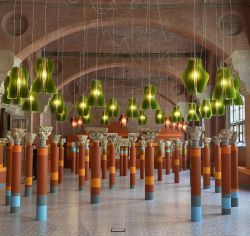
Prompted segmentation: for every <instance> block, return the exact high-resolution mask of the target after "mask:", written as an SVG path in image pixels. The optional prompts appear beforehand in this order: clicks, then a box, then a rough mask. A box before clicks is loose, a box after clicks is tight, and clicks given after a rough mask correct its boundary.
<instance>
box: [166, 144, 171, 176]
mask: <svg viewBox="0 0 250 236" xmlns="http://www.w3.org/2000/svg"><path fill="white" fill-rule="evenodd" d="M165 146H166V148H165V152H166V154H165V158H166V175H169V174H170V169H171V150H170V148H171V141H166V142H165Z"/></svg>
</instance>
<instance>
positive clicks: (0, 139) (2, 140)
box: [0, 138, 8, 144]
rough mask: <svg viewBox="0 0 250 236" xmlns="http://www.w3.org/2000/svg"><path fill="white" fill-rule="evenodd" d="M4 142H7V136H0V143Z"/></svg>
mask: <svg viewBox="0 0 250 236" xmlns="http://www.w3.org/2000/svg"><path fill="white" fill-rule="evenodd" d="M6 143H8V139H7V138H0V144H6Z"/></svg>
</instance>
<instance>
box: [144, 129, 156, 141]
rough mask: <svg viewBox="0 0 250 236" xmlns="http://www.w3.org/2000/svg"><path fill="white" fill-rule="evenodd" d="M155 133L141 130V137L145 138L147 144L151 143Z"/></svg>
mask: <svg viewBox="0 0 250 236" xmlns="http://www.w3.org/2000/svg"><path fill="white" fill-rule="evenodd" d="M157 133H158V132H157V131H155V130H150V129H144V130H142V136H143V137H144V138H145V140H146V142H147V143H152V142H153V141H154V139H155V137H156V136H157Z"/></svg>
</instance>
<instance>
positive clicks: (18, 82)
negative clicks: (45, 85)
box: [17, 78, 21, 86]
mask: <svg viewBox="0 0 250 236" xmlns="http://www.w3.org/2000/svg"><path fill="white" fill-rule="evenodd" d="M17 85H18V86H20V85H21V79H20V78H18V79H17Z"/></svg>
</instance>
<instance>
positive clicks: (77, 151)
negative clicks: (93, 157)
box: [75, 142, 79, 175]
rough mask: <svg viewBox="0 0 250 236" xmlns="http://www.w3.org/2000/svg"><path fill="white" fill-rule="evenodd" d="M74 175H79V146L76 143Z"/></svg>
mask: <svg viewBox="0 0 250 236" xmlns="http://www.w3.org/2000/svg"><path fill="white" fill-rule="evenodd" d="M75 173H76V174H77V175H78V174H79V144H78V142H76V171H75Z"/></svg>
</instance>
